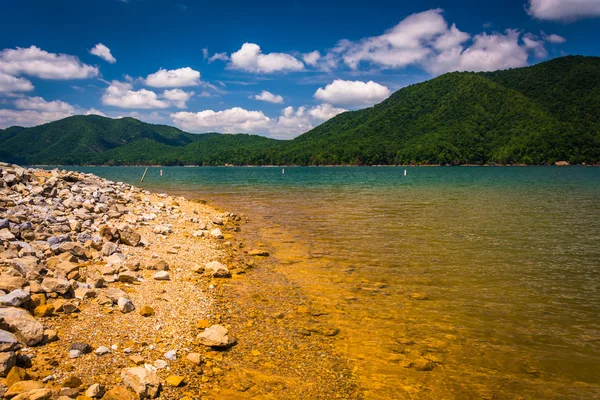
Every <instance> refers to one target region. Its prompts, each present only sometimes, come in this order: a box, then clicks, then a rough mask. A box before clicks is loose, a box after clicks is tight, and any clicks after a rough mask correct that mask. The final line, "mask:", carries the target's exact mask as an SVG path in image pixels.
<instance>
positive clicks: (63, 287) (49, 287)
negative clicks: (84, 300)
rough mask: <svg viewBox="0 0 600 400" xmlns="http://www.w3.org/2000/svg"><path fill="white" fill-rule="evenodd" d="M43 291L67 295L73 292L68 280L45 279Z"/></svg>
mask: <svg viewBox="0 0 600 400" xmlns="http://www.w3.org/2000/svg"><path fill="white" fill-rule="evenodd" d="M42 289H44V291H45V292H46V293H59V294H67V293H69V291H70V290H71V284H70V283H69V281H68V280H66V279H57V278H48V277H46V278H44V280H43V281H42Z"/></svg>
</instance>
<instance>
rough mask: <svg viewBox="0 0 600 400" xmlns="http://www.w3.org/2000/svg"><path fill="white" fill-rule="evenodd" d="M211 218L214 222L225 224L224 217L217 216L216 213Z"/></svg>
mask: <svg viewBox="0 0 600 400" xmlns="http://www.w3.org/2000/svg"><path fill="white" fill-rule="evenodd" d="M210 220H211V221H212V223H213V224H215V225H223V219H222V218H220V217H217V216H216V215H215V216H213V217H211V218H210Z"/></svg>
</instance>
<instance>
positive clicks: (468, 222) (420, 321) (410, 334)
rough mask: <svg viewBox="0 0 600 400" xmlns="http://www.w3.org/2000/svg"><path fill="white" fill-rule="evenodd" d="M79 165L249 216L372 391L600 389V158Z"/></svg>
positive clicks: (499, 393) (530, 394) (460, 393)
mask: <svg viewBox="0 0 600 400" xmlns="http://www.w3.org/2000/svg"><path fill="white" fill-rule="evenodd" d="M77 169H78V170H82V171H85V172H93V173H95V174H97V175H99V176H103V177H106V178H109V179H111V180H116V181H125V182H129V183H133V184H137V185H140V186H143V187H145V188H148V189H150V190H158V191H169V192H171V193H181V194H187V195H190V196H194V197H200V198H203V199H206V200H208V201H209V202H211V203H214V204H217V205H220V206H223V207H224V208H225V209H227V210H228V211H234V212H243V213H245V214H247V215H249V216H251V218H252V220H253V224H252V225H249V226H252V227H253V229H255V230H256V233H257V234H258V235H259V236H260V237H261V239H264V240H265V241H266V242H268V243H269V244H270V245H271V246H272V247H273V252H274V255H275V257H277V259H278V260H279V261H280V264H281V267H280V270H281V271H282V272H283V273H285V274H286V275H288V276H289V277H290V278H291V279H292V280H293V281H294V282H296V283H298V284H299V285H301V286H302V287H303V288H304V289H305V290H306V292H307V293H308V294H309V296H310V297H311V299H312V300H313V302H314V304H315V307H319V308H321V309H324V310H325V311H326V312H327V316H326V318H327V319H328V321H329V322H330V323H331V324H333V325H335V326H337V327H339V328H340V335H339V346H338V348H339V351H340V352H342V353H344V354H345V355H346V356H347V357H348V359H349V360H351V363H352V365H354V366H355V368H356V370H357V374H358V375H359V377H360V380H361V385H362V387H363V389H364V394H365V397H366V398H435V399H437V398H511V399H512V398H557V399H558V398H561V399H562V398H570V399H582V398H598V397H600V378H599V376H600V287H599V286H600V202H599V199H600V168H591V167H560V168H559V167H527V168H518V167H506V168H504V167H455V168H446V167H412V168H403V167H402V168H400V167H378V168H356V167H314V168H311V167H286V168H285V174H282V169H281V168H274V167H273V168H237V167H214V168H211V167H202V168H183V167H170V168H162V171H163V176H162V177H161V176H160V175H159V170H160V168H151V169H150V170H149V172H148V175H147V177H146V179H145V181H144V183H143V184H140V183H139V178H140V177H141V175H142V173H143V171H144V168H137V167H87V168H84V167H81V168H77ZM404 170H406V171H407V175H406V176H404V174H403V172H404ZM415 293H421V294H423V295H424V296H425V297H426V298H427V300H415V299H414V298H413V297H415V296H411V295H413V294H415ZM417 297H419V296H417ZM421 297H422V296H421ZM423 365H426V366H427V368H422V366H423ZM422 369H429V370H428V371H422Z"/></svg>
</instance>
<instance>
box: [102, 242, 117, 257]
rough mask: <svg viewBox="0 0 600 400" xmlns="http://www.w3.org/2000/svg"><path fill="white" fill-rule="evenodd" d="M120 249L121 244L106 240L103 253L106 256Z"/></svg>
mask: <svg viewBox="0 0 600 400" xmlns="http://www.w3.org/2000/svg"><path fill="white" fill-rule="evenodd" d="M117 250H119V246H118V245H117V244H116V243H113V242H106V243H104V246H102V255H103V256H105V257H109V256H112V255H113V254H114V253H116V252H117Z"/></svg>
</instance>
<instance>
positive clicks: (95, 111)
mask: <svg viewBox="0 0 600 400" xmlns="http://www.w3.org/2000/svg"><path fill="white" fill-rule="evenodd" d="M83 115H99V116H101V117H106V114H104V113H103V112H102V111H100V110H96V109H95V108H90V109H89V110H86V111H85V112H84V113H83Z"/></svg>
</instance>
